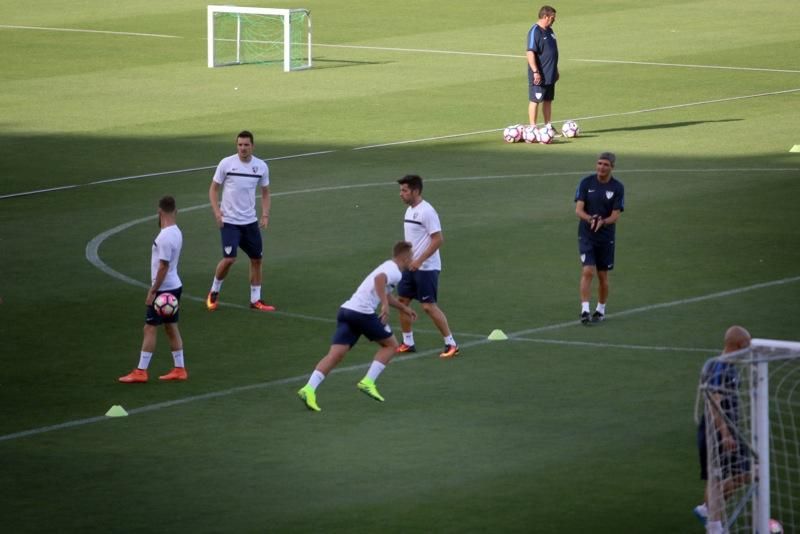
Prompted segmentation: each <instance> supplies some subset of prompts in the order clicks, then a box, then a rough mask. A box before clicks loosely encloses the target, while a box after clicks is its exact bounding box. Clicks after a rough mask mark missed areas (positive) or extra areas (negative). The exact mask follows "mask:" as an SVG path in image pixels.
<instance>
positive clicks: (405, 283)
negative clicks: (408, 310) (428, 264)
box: [397, 271, 439, 304]
mask: <svg viewBox="0 0 800 534" xmlns="http://www.w3.org/2000/svg"><path fill="white" fill-rule="evenodd" d="M438 292H439V271H403V278H401V279H400V283H399V284H397V294H398V295H400V296H401V297H404V298H407V299H417V300H418V301H420V302H422V303H424V304H435V303H436V297H437V294H438Z"/></svg>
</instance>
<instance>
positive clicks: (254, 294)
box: [250, 286, 261, 302]
mask: <svg viewBox="0 0 800 534" xmlns="http://www.w3.org/2000/svg"><path fill="white" fill-rule="evenodd" d="M259 300H261V286H250V302H258V301H259Z"/></svg>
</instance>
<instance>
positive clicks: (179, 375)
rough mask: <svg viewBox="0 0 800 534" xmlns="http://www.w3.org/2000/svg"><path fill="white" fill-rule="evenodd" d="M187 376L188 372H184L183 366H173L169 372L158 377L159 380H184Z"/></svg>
mask: <svg viewBox="0 0 800 534" xmlns="http://www.w3.org/2000/svg"><path fill="white" fill-rule="evenodd" d="M187 378H189V373H187V372H186V368H185V367H175V368H173V369H172V371H170V372H169V373H167V374H165V375H161V376H159V377H158V379H159V380H186V379H187Z"/></svg>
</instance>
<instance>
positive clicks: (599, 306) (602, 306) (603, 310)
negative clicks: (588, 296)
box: [597, 302, 606, 315]
mask: <svg viewBox="0 0 800 534" xmlns="http://www.w3.org/2000/svg"><path fill="white" fill-rule="evenodd" d="M597 311H599V312H600V313H602V314H603V315H605V314H606V305H605V304H600V303H599V302H598V303H597Z"/></svg>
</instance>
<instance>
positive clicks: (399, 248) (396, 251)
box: [392, 241, 411, 258]
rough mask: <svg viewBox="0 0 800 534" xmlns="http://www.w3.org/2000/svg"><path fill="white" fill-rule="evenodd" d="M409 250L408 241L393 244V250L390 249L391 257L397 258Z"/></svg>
mask: <svg viewBox="0 0 800 534" xmlns="http://www.w3.org/2000/svg"><path fill="white" fill-rule="evenodd" d="M410 250H411V243H409V242H408V241H398V242H397V243H395V244H394V248H393V249H392V256H393V257H395V258H396V257H397V256H399V255H400V254H405V253H406V252H409V251H410Z"/></svg>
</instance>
